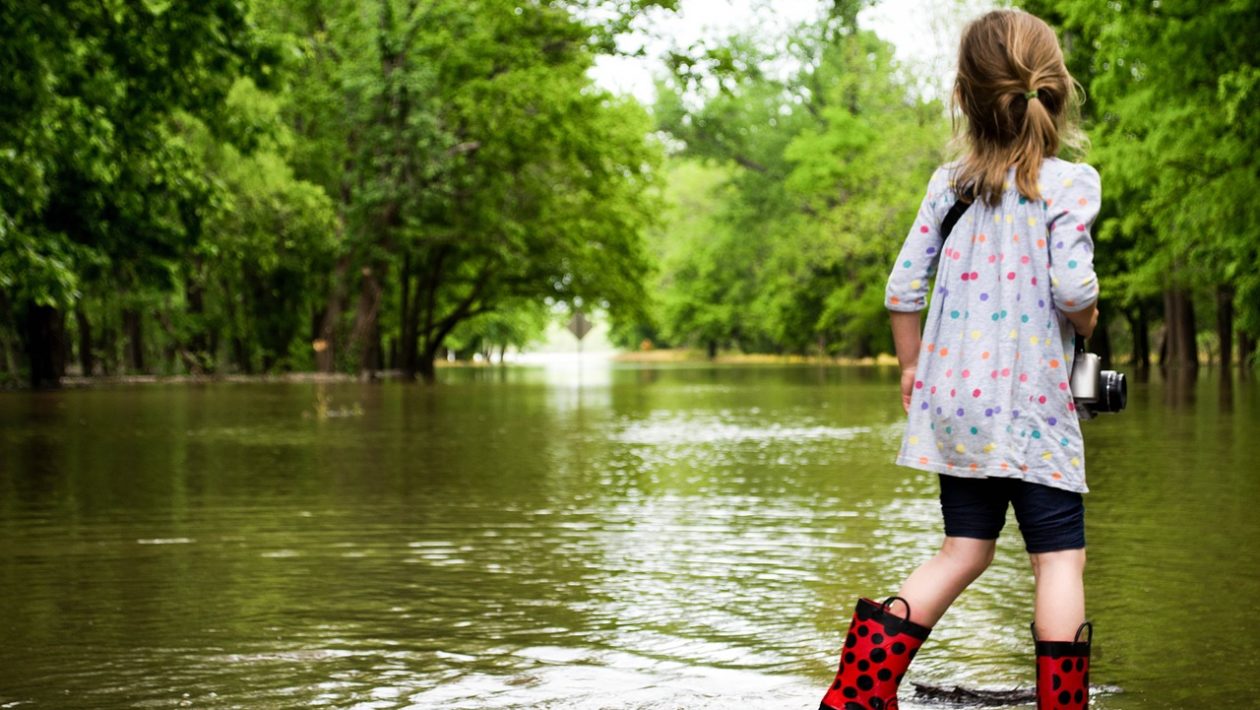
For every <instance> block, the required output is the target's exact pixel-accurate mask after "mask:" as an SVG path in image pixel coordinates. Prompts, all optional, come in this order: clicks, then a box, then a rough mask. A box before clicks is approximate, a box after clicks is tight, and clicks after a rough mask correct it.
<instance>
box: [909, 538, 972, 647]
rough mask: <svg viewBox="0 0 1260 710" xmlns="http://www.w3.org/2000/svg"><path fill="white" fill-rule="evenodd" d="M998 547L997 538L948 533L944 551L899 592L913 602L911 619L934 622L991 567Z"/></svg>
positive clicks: (914, 574) (911, 604)
mask: <svg viewBox="0 0 1260 710" xmlns="http://www.w3.org/2000/svg"><path fill="white" fill-rule="evenodd" d="M996 547H997V540H980V539H977V538H970V537H946V538H945V542H944V544H942V545H941V551H940V552H938V553H936V556H935V557H933V558H932V559H930V560H928V561H927V562H924V563H923V564H922V565H920V566H919V568H918V569H916V570H915V571H914V572H913V573H912V574H911V575H910V576H909V577H907V578H906V581H905V582H904V583H903V584H902V585H901V591H899V592H897V595H898V596H901V597H904V598H905V600H906V601H907V602H909V603H910V614H911V617H910V620H911V621H913V622H915V623H916V624H922V625H923V626H926V627H928V628H931V627H933V626H935V625H936V622H937V621H939V620H940V618H941V615H943V614H944V613H945V610H946V609H948V608H949V605H950V604H952V603H954V600H955V599H957V598H958V595H959V594H961V593H962V590H964V589H966V588H967V585H969V584H971V583H972V582H974V581H975V579H976V578H977V577H979V576H980V574H981V573H982V572H984V570H985V569H987V568H988V566H989V563H990V562H992V561H993V551H994V549H995V548H996Z"/></svg>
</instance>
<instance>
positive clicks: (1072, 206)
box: [1046, 163, 1102, 313]
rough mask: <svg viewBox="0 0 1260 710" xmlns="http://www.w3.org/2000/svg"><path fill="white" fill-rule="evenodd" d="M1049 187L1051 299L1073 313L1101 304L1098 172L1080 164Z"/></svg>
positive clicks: (1047, 202) (1099, 192)
mask: <svg viewBox="0 0 1260 710" xmlns="http://www.w3.org/2000/svg"><path fill="white" fill-rule="evenodd" d="M1047 187H1050V191H1049V192H1050V194H1048V195H1047V200H1046V209H1047V218H1048V223H1049V229H1050V250H1049V251H1050V295H1051V298H1053V300H1054V306H1055V308H1057V309H1059V310H1060V311H1065V312H1069V313H1072V312H1076V311H1080V310H1083V309H1085V308H1089V307H1090V306H1091V305H1093V303H1094V302H1095V301H1097V300H1098V276H1097V274H1095V273H1094V240H1093V239H1092V238H1091V236H1090V230H1091V228H1092V227H1093V224H1094V219H1095V218H1097V217H1098V209H1099V207H1100V205H1101V203H1102V186H1101V183H1100V181H1099V178H1098V171H1097V170H1095V169H1094V168H1093V167H1091V166H1089V165H1085V164H1083V163H1081V164H1077V165H1072V166H1071V169H1069V170H1067V171H1065V173H1064V175H1063V176H1062V177H1060V178H1059V184H1058V185H1053V186H1047Z"/></svg>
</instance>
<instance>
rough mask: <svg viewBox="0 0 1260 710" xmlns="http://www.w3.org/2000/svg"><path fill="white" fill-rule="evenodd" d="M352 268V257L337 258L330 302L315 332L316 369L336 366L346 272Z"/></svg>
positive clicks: (323, 369)
mask: <svg viewBox="0 0 1260 710" xmlns="http://www.w3.org/2000/svg"><path fill="white" fill-rule="evenodd" d="M349 270H350V257H349V256H343V257H341V258H340V259H338V260H337V267H336V268H335V269H334V270H333V277H332V290H331V291H330V292H329V294H328V303H327V304H326V305H325V306H324V315H323V317H322V318H320V321H319V330H318V332H317V333H316V334H315V342H314V343H312V346H313V347H314V348H315V369H316V370H318V371H320V372H332V371H333V369H334V368H335V367H336V364H337V360H336V354H337V349H338V347H339V343H337V322H338V321H340V320H341V311H342V310H343V309H344V308H345V302H346V273H347V272H348V271H349Z"/></svg>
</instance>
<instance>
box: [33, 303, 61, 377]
mask: <svg viewBox="0 0 1260 710" xmlns="http://www.w3.org/2000/svg"><path fill="white" fill-rule="evenodd" d="M25 320H26V328H25V331H26V333H25V340H26V357H27V361H28V362H29V363H30V368H31V372H30V383H31V387H33V388H35V389H56V388H58V387H60V386H61V376H62V375H63V374H65V369H66V363H65V360H64V358H63V355H64V353H65V348H64V347H63V345H62V341H63V339H64V334H65V333H64V331H65V328H64V325H63V322H62V314H61V312H60V311H58V310H57V309H56V308H53V307H52V306H38V305H35V304H33V303H32V304H28V305H27V307H26V319H25Z"/></svg>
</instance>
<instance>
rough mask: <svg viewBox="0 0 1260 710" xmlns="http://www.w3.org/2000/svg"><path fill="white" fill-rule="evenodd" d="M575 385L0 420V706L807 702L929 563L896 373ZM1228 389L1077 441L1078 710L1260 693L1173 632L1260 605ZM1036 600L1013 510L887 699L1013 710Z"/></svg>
mask: <svg viewBox="0 0 1260 710" xmlns="http://www.w3.org/2000/svg"><path fill="white" fill-rule="evenodd" d="M585 367H586V366H585V364H584V369H583V374H582V378H581V380H580V382H578V381H576V380H574V379H573V378H572V377H571V376H570V375H567V374H564V373H561V372H559V371H556V372H548V371H547V370H546V369H545V368H535V369H527V368H509V369H495V368H477V369H475V370H473V369H469V370H449V371H443V372H442V375H443V379H444V382H443V384H442V386H440V387H437V388H426V387H413V386H404V385H401V384H396V383H385V384H382V385H368V386H361V385H357V384H320V385H278V384H277V385H257V386H254V385H249V386H245V385H234V386H229V387H208V388H189V387H165V386H155V387H140V388H120V389H113V390H109V389H102V390H87V391H75V392H64V393H59V394H53V395H48V394H27V393H8V394H6V395H5V396H4V397H0V619H2V620H3V623H4V626H3V628H4V629H5V634H6V635H5V640H6V643H5V644H0V706H3V705H6V704H11V703H29V704H33V705H36V706H47V707H59V708H60V707H66V708H73V707H84V708H88V707H90V708H113V707H118V708H122V707H136V706H142V707H181V706H187V707H259V708H267V707H293V706H320V707H373V708H395V707H418V708H487V707H504V708H506V707H546V708H561V709H572V708H604V707H619V708H688V709H690V708H725V707H729V706H731V705H738V706H740V707H746V708H766V709H770V708H787V707H799V708H812V707H817V702H818V698H819V697H820V696H821V689H822V687H823V685H824V684H825V683H826V682H827V680H829V679H830V676H831V673H832V672H833V669H834V663H835V657H836V652H837V650H838V648H839V643H840V634H841V631H842V629H843V627H844V625H845V624H846V623H847V621H848V617H849V615H850V614H851V612H852V607H853V603H854V601H855V600H856V598H857V596H859V595H869V596H880V595H886V594H890V593H892V591H893V590H894V588H895V585H896V584H897V583H898V582H899V581H900V580H901V579H902V578H903V577H904V576H905V575H906V574H908V573H909V572H910V571H911V570H912V569H914V567H915V566H917V565H918V564H919V563H920V562H921V561H922V560H923V559H925V558H926V557H927V556H928V555H930V554H932V552H933V551H934V550H935V548H936V547H937V546H938V545H939V542H940V539H941V531H940V518H939V509H938V504H937V501H936V493H937V487H936V479H935V477H934V476H933V475H930V474H920V473H918V472H915V471H910V470H906V469H899V468H896V467H894V466H892V465H891V463H890V459H891V457H892V455H893V453H894V452H895V449H896V446H897V440H898V437H899V434H900V411H899V407H898V405H897V401H896V397H895V380H894V377H893V373H891V372H887V371H881V370H878V369H875V368H865V369H862V368H818V367H814V366H803V367H793V368H779V367H746V368H737V367H708V366H699V367H697V366H682V367H654V368H644V367H627V368H614V367H609V366H605V371H604V372H603V373H602V374H591V373H590V372H588V371H587V369H585ZM1210 375H1211V373H1209V376H1208V377H1205V378H1204V381H1202V382H1200V383H1198V384H1197V385H1196V387H1200V388H1212V389H1218V391H1219V388H1220V387H1222V386H1223V385H1221V384H1220V383H1218V382H1216V381H1213V380H1211V379H1210ZM1230 390H1231V392H1232V409H1231V408H1222V407H1220V406H1216V405H1217V402H1214V401H1213V400H1215V399H1216V398H1214V397H1211V396H1210V395H1209V396H1205V397H1199V398H1197V401H1195V400H1186V401H1185V403H1183V404H1182V405H1181V406H1178V407H1173V408H1170V407H1165V406H1164V405H1163V404H1162V403H1163V402H1165V401H1169V399H1168V398H1170V397H1172V395H1170V394H1168V390H1167V389H1166V388H1165V386H1164V385H1163V384H1162V383H1160V382H1156V383H1153V384H1151V385H1137V386H1135V387H1134V388H1133V390H1132V393H1131V400H1130V405H1129V410H1128V411H1126V412H1125V413H1124V414H1121V415H1116V416H1111V417H1104V418H1100V419H1099V420H1096V421H1094V422H1091V423H1089V424H1088V425H1087V426H1088V429H1087V432H1086V436H1087V440H1088V442H1089V448H1090V476H1091V481H1090V483H1091V487H1092V488H1093V492H1092V493H1091V494H1090V495H1089V496H1088V497H1087V498H1086V505H1087V511H1088V512H1087V525H1088V527H1087V537H1088V539H1089V541H1090V563H1089V565H1090V566H1089V569H1088V571H1087V585H1088V593H1089V605H1090V615H1091V617H1093V618H1094V620H1095V622H1096V626H1097V628H1098V635H1097V640H1096V645H1095V658H1096V662H1095V664H1094V668H1095V669H1096V671H1095V673H1093V674H1092V675H1093V676H1094V680H1095V683H1096V684H1097V685H1099V686H1100V687H1110V688H1111V689H1112V692H1108V693H1104V694H1102V695H1101V696H1099V697H1098V698H1097V699H1096V701H1095V704H1094V706H1095V707H1098V708H1104V709H1105V708H1187V707H1211V706H1214V705H1217V704H1226V703H1227V702H1228V703H1231V704H1232V703H1235V702H1236V701H1237V699H1238V698H1249V697H1253V696H1254V695H1255V694H1256V690H1257V686H1256V681H1255V680H1254V674H1252V673H1251V672H1250V671H1249V669H1248V668H1247V666H1246V664H1245V662H1243V661H1240V660H1239V659H1246V658H1250V657H1252V656H1254V654H1255V653H1256V652H1258V651H1260V641H1257V639H1260V634H1257V633H1255V632H1256V631H1260V629H1257V628H1253V627H1256V626H1260V621H1257V620H1256V619H1254V618H1252V615H1248V614H1245V613H1242V614H1235V615H1233V616H1232V617H1231V623H1230V624H1228V625H1213V624H1195V623H1194V622H1195V618H1194V617H1193V609H1195V608H1199V607H1200V606H1202V604H1203V603H1204V601H1203V598H1204V597H1203V595H1204V594H1207V595H1209V597H1210V596H1211V594H1213V593H1214V592H1217V591H1221V590H1228V592H1229V594H1230V595H1231V596H1230V598H1234V599H1249V598H1253V597H1254V596H1255V595H1256V594H1257V593H1260V572H1258V571H1257V570H1260V552H1258V550H1260V545H1257V544H1256V543H1257V542H1260V520H1258V519H1257V518H1256V516H1255V515H1254V513H1253V511H1254V510H1255V508H1256V506H1257V504H1260V478H1257V477H1256V476H1254V475H1253V473H1252V472H1253V471H1254V470H1255V461H1256V460H1257V457H1258V456H1260V437H1256V436H1255V433H1256V428H1255V424H1254V422H1255V421H1256V417H1257V416H1258V415H1260V398H1258V396H1257V392H1256V388H1255V387H1254V385H1253V384H1251V383H1249V382H1240V383H1237V384H1236V386H1231V388H1230ZM1208 391H1209V392H1211V389H1209V390H1208ZM1172 398H1173V399H1176V398H1175V397H1172ZM321 403H322V404H321ZM321 407H322V408H323V409H324V411H327V412H332V411H342V410H345V411H350V412H356V411H357V412H358V413H357V414H355V415H353V416H325V417H320V416H312V413H314V412H318V411H320V408H321ZM1204 580H1212V581H1214V582H1215V583H1216V584H1215V585H1213V586H1211V587H1205V586H1204V584H1205V582H1204ZM1031 591H1032V578H1031V573H1030V570H1029V565H1028V560H1027V556H1026V555H1025V554H1024V552H1023V549H1022V544H1021V542H1020V540H1019V536H1018V532H1017V526H1016V524H1015V521H1014V518H1013V515H1010V516H1008V523H1007V527H1006V529H1005V531H1004V532H1003V537H1002V539H1001V541H1000V542H999V545H998V554H997V558H996V560H995V562H994V565H993V566H992V567H991V568H990V570H989V571H988V572H986V574H985V575H984V576H983V577H981V578H980V580H978V581H977V582H976V583H975V584H974V585H973V586H972V588H971V589H969V590H968V591H967V592H966V593H964V594H963V596H962V597H961V598H960V599H959V600H958V601H957V602H956V603H955V606H954V607H953V608H951V609H950V610H949V612H948V613H947V614H946V616H945V618H944V619H943V621H942V623H941V625H939V626H938V628H937V629H936V630H935V631H934V633H933V636H932V639H931V640H930V642H929V645H928V646H926V647H925V649H924V652H923V653H922V654H920V656H919V657H918V659H917V660H916V662H915V665H914V666H912V668H911V673H910V676H909V680H910V681H912V682H913V681H920V682H933V683H938V684H952V683H960V684H969V685H980V686H985V687H1007V688H1009V687H1014V686H1018V685H1025V686H1026V685H1028V684H1029V683H1031V679H1032V675H1031V663H1032V655H1031V644H1030V640H1029V639H1028V638H1027V622H1028V620H1029V618H1030V615H1031V603H1032V597H1031ZM1181 621H1184V622H1186V623H1187V624H1192V625H1194V626H1195V628H1196V629H1197V630H1196V632H1195V633H1192V634H1170V633H1169V631H1168V629H1169V628H1170V626H1177V625H1179V624H1178V622H1181ZM1205 664H1206V665H1205ZM1204 668H1212V669H1213V670H1212V683H1211V684H1207V685H1205V684H1197V685H1196V684H1186V683H1183V682H1182V679H1184V678H1187V677H1202V673H1203V672H1204V671H1203V669H1204ZM907 687H908V686H907ZM1120 691H1123V692H1120ZM19 707H20V705H19ZM903 707H906V708H913V707H916V704H915V703H913V702H907V703H903ZM917 707H923V706H922V705H917Z"/></svg>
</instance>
